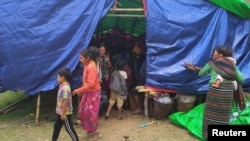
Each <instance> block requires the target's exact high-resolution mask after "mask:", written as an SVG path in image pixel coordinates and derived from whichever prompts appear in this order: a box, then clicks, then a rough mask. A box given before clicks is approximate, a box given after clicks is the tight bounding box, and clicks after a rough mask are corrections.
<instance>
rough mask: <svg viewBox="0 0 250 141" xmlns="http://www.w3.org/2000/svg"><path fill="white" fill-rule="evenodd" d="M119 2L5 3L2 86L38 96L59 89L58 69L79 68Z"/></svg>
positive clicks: (0, 5)
mask: <svg viewBox="0 0 250 141" xmlns="http://www.w3.org/2000/svg"><path fill="white" fill-rule="evenodd" d="M113 3H114V0H74V1H72V0H60V1H54V0H25V1H17V0H1V1H0V27H1V28H0V54H1V56H0V85H2V86H1V87H2V90H4V89H7V90H13V91H23V92H24V93H27V94H29V95H34V94H37V93H39V92H40V91H47V90H51V89H54V88H55V87H56V86H57V80H56V76H57V70H58V69H59V68H61V67H69V68H70V69H71V70H74V69H75V68H76V66H77V65H78V63H79V51H80V50H81V49H83V48H86V47H87V46H88V44H89V42H90V40H91V38H92V35H93V32H94V30H95V28H96V25H97V23H98V22H99V21H100V19H101V18H102V17H103V16H104V15H105V14H106V13H107V12H108V10H109V9H110V7H111V6H112V5H113Z"/></svg>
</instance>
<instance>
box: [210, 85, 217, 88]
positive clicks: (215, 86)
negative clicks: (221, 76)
mask: <svg viewBox="0 0 250 141" xmlns="http://www.w3.org/2000/svg"><path fill="white" fill-rule="evenodd" d="M211 86H212V87H214V88H218V87H219V86H218V85H217V84H211Z"/></svg>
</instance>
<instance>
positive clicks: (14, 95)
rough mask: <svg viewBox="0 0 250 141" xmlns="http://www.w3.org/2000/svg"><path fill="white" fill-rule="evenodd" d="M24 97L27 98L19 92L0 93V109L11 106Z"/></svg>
mask: <svg viewBox="0 0 250 141" xmlns="http://www.w3.org/2000/svg"><path fill="white" fill-rule="evenodd" d="M25 97H27V95H25V94H23V93H20V92H13V91H6V92H4V93H0V109H2V108H4V107H6V106H8V105H11V104H13V103H15V102H17V101H19V100H21V99H23V98H25Z"/></svg>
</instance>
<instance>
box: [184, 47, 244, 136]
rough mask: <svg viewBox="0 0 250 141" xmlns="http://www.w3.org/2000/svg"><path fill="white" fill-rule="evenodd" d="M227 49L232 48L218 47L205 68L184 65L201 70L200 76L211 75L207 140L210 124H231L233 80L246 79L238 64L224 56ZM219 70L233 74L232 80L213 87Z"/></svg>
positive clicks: (204, 130) (205, 120)
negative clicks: (230, 61)
mask: <svg viewBox="0 0 250 141" xmlns="http://www.w3.org/2000/svg"><path fill="white" fill-rule="evenodd" d="M225 49H231V48H229V47H226V46H218V47H216V48H215V50H214V52H213V56H212V59H213V60H212V61H209V62H208V63H207V64H206V65H205V66H204V67H203V68H199V67H197V66H194V65H193V64H189V63H184V67H186V68H187V69H190V70H193V71H199V76H206V75H207V74H210V76H211V78H210V80H209V90H208V92H207V96H206V101H205V109H204V115H203V127H202V133H203V137H204V139H205V140H207V135H208V125H227V124H229V121H230V115H231V110H232V105H233V94H234V85H233V83H232V81H231V80H233V79H234V80H236V81H237V82H239V83H241V82H243V81H244V76H243V74H242V73H241V72H240V71H239V69H238V68H237V66H235V65H234V64H232V63H229V62H228V61H227V60H226V59H225V57H223V56H224V55H223V53H222V51H223V50H225ZM223 67H227V69H223ZM219 72H223V73H224V74H232V76H231V78H230V80H228V79H225V80H224V81H222V82H221V84H220V85H219V87H217V88H216V87H212V84H214V83H215V81H216V77H217V74H218V73H219Z"/></svg>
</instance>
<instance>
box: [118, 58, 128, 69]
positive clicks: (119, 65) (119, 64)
mask: <svg viewBox="0 0 250 141" xmlns="http://www.w3.org/2000/svg"><path fill="white" fill-rule="evenodd" d="M126 65H127V61H125V60H119V61H117V63H116V67H115V70H122V69H123V67H124V66H126Z"/></svg>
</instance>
